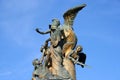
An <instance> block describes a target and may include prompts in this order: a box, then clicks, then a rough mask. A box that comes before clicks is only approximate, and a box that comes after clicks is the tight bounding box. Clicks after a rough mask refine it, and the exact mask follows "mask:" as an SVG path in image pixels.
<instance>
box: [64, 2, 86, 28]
mask: <svg viewBox="0 0 120 80" xmlns="http://www.w3.org/2000/svg"><path fill="white" fill-rule="evenodd" d="M85 6H86V4H82V5H80V6H77V7H75V8H71V9H69V10H68V11H66V12H65V13H64V14H63V18H64V25H67V26H69V27H72V25H73V22H74V19H75V17H76V15H77V13H78V12H79V11H80V10H81V9H82V8H84V7H85Z"/></svg>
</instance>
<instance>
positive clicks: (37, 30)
mask: <svg viewBox="0 0 120 80" xmlns="http://www.w3.org/2000/svg"><path fill="white" fill-rule="evenodd" d="M35 30H36V32H38V33H40V34H48V33H50V30H48V31H46V32H42V31H40V30H39V29H38V28H36V29H35Z"/></svg>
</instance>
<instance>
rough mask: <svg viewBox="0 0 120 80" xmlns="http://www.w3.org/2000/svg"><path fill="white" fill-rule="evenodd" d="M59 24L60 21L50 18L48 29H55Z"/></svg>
mask: <svg viewBox="0 0 120 80" xmlns="http://www.w3.org/2000/svg"><path fill="white" fill-rule="evenodd" d="M58 26H60V21H59V20H58V19H52V24H50V25H49V28H50V29H56V28H58Z"/></svg>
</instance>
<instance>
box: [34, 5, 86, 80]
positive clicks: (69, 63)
mask: <svg viewBox="0 0 120 80" xmlns="http://www.w3.org/2000/svg"><path fill="white" fill-rule="evenodd" d="M85 6H86V4H82V5H80V6H77V7H75V8H72V9H69V10H68V11H66V12H65V13H64V15H63V18H64V24H63V25H60V21H59V20H58V19H53V20H52V24H51V25H49V30H48V31H46V32H43V31H40V30H39V29H38V28H36V32H38V33H40V34H42V35H43V34H50V37H49V38H48V39H47V40H46V41H45V44H44V45H43V46H42V47H41V50H40V51H41V52H42V53H43V56H42V57H41V59H40V60H38V59H36V60H34V62H33V66H34V67H35V70H34V72H33V78H32V79H33V80H49V79H56V80H57V79H60V80H76V72H75V64H79V65H81V67H84V66H85V60H86V54H84V53H83V52H82V47H81V46H77V47H76V45H77V37H76V34H75V32H74V30H73V27H72V26H73V22H74V19H75V17H76V15H77V13H78V12H79V11H80V10H81V9H83V8H84V7H85ZM49 42H50V44H49ZM75 47H76V49H75Z"/></svg>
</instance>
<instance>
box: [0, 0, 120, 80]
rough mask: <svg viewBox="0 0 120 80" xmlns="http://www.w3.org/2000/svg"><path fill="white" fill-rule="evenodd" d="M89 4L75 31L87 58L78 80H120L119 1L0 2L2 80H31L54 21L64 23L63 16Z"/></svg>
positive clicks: (78, 74) (8, 0)
mask: <svg viewBox="0 0 120 80" xmlns="http://www.w3.org/2000/svg"><path fill="white" fill-rule="evenodd" d="M82 3H86V4H87V6H86V7H85V8H84V9H83V10H82V11H80V12H79V13H78V15H77V17H76V19H75V22H74V26H73V27H74V30H75V32H76V34H77V37H78V44H80V45H82V46H83V48H84V50H83V51H84V52H85V53H86V54H87V61H86V64H88V65H90V66H91V68H84V69H82V68H81V67H80V66H76V74H77V80H120V76H119V74H120V62H119V61H120V0H94V1H93V0H0V55H1V56H0V80H31V77H32V71H33V66H32V60H33V59H35V58H40V56H41V53H40V52H39V48H40V46H41V45H42V44H43V43H44V40H46V39H47V38H48V37H49V35H46V36H42V35H39V34H37V33H36V32H35V28H37V27H39V28H41V29H42V30H44V31H45V30H47V29H48V25H49V24H50V23H51V19H53V18H58V19H60V21H61V24H62V23H63V21H64V20H63V17H62V15H63V13H64V12H65V11H66V10H67V9H69V8H72V7H74V6H78V5H80V4H82Z"/></svg>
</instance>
